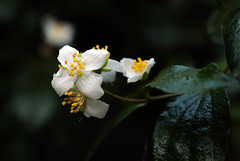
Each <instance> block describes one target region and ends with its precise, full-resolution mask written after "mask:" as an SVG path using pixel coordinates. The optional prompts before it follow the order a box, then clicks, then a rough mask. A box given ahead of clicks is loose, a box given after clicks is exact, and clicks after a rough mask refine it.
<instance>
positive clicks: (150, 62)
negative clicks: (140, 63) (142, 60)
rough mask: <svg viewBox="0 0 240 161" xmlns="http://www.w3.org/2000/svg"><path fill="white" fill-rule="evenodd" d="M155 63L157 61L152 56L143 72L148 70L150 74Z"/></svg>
mask: <svg viewBox="0 0 240 161" xmlns="http://www.w3.org/2000/svg"><path fill="white" fill-rule="evenodd" d="M154 64H155V61H154V59H153V58H151V59H150V60H148V61H147V66H146V67H145V69H144V71H143V73H145V72H146V73H147V74H149V72H150V69H151V68H152V67H153V66H154Z"/></svg>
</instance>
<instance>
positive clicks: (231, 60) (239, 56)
mask: <svg viewBox="0 0 240 161" xmlns="http://www.w3.org/2000/svg"><path fill="white" fill-rule="evenodd" d="M222 35H223V39H224V44H225V53H226V58H227V63H228V66H229V68H230V70H231V72H232V74H233V76H234V77H236V78H238V80H240V8H239V7H237V8H233V9H231V10H230V11H229V12H228V13H227V14H226V15H225V17H224V19H223V23H222Z"/></svg>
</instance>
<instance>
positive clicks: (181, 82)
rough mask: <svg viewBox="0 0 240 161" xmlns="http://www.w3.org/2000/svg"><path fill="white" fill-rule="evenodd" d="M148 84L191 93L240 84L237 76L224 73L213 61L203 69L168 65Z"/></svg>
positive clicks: (163, 89) (173, 91)
mask: <svg viewBox="0 0 240 161" xmlns="http://www.w3.org/2000/svg"><path fill="white" fill-rule="evenodd" d="M148 86H150V87H152V88H157V89H160V90H162V91H164V92H166V93H189V92H194V91H200V90H206V89H212V88H214V89H216V88H227V87H238V86H239V85H238V82H237V81H236V79H235V78H233V77H231V76H229V75H227V74H225V73H223V72H222V71H221V70H220V69H219V68H218V66H217V65H216V64H214V63H212V64H209V65H208V66H206V67H205V68H202V69H195V68H190V67H186V66H182V65H173V66H170V67H167V68H165V69H163V70H162V71H161V72H160V73H159V74H158V75H157V77H156V78H155V79H154V80H153V81H152V82H151V83H150V84H148Z"/></svg>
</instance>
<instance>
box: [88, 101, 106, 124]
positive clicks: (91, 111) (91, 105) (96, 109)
mask: <svg viewBox="0 0 240 161" xmlns="http://www.w3.org/2000/svg"><path fill="white" fill-rule="evenodd" d="M108 107H109V105H108V104H106V103H105V102H102V101H100V100H94V99H90V98H86V109H85V116H87V117H89V116H93V117H97V118H99V119H102V118H104V117H105V115H106V113H107V111H108Z"/></svg>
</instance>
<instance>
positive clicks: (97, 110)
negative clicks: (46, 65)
mask: <svg viewBox="0 0 240 161" xmlns="http://www.w3.org/2000/svg"><path fill="white" fill-rule="evenodd" d="M107 49H108V47H107V46H106V47H105V48H102V49H100V48H99V46H98V45H97V46H96V47H94V48H93V49H90V50H87V51H85V52H84V53H80V52H79V51H78V50H76V49H75V48H73V47H70V46H68V45H66V46H64V47H63V48H62V49H60V50H59V55H58V57H57V59H58V61H59V62H60V65H59V71H58V72H57V73H56V74H54V75H53V80H52V82H51V84H52V87H53V88H54V90H55V91H56V93H57V94H58V95H59V96H62V95H65V96H66V97H65V98H64V99H63V102H62V105H63V106H65V105H66V104H69V105H71V108H70V113H77V112H82V113H83V114H84V115H85V116H86V117H90V116H93V117H97V118H103V117H105V115H106V113H107V111H108V108H109V105H108V104H106V103H105V102H102V101H100V100H99V99H100V98H101V97H102V96H103V95H104V90H103V89H102V87H101V84H102V82H103V81H104V82H113V81H114V80H115V75H116V72H120V73H123V75H124V76H126V77H127V78H128V80H127V81H128V83H129V82H136V81H138V80H141V79H142V78H143V76H144V74H145V73H146V74H149V72H150V69H151V67H152V66H153V65H154V64H155V61H154V59H153V58H152V59H150V60H144V61H142V60H141V58H138V59H137V60H133V59H131V58H123V59H122V60H121V61H120V63H119V62H118V61H116V60H112V59H110V58H109V57H110V53H109V52H108V50H107Z"/></svg>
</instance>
